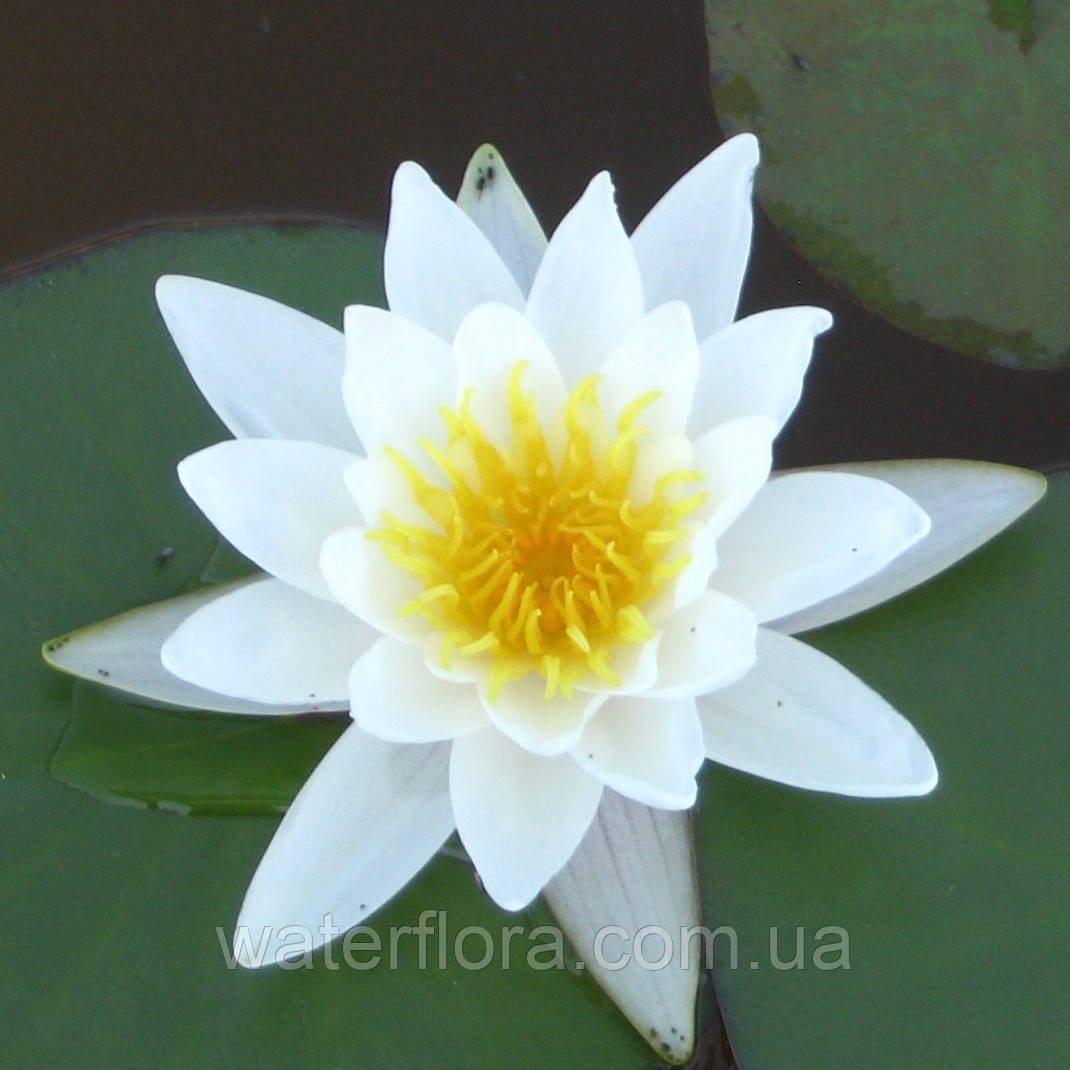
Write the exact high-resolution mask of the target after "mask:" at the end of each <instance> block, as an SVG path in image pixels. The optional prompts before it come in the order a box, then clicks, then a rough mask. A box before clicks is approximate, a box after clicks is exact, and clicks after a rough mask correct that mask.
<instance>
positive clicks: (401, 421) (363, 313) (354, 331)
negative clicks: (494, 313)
mask: <svg viewBox="0 0 1070 1070" xmlns="http://www.w3.org/2000/svg"><path fill="white" fill-rule="evenodd" d="M345 328H346V369H345V377H344V378H343V380H342V391H343V395H344V397H345V406H346V411H347V412H348V413H349V418H350V419H351V420H352V421H353V426H354V427H355V428H356V429H357V431H358V433H359V434H360V438H361V441H362V442H363V443H364V448H365V450H367V452H368V454H369V456H373V457H374V456H377V455H378V453H379V451H380V450H382V448H383V447H384V446H394V447H396V448H401V449H402V450H403V451H405V452H406V453H408V454H412V457H411V459H413V460H415V459H416V457H417V454H418V451H416V450H414V449H413V448H412V447H413V445H414V444H415V443H416V441H417V439H419V438H420V437H421V436H423V435H433V434H438V433H439V432H441V431H442V430H443V429H444V426H445V425H444V424H443V423H442V418H441V417H440V416H439V407H440V406H441V405H452V404H453V402H454V397H455V394H456V391H457V373H456V370H455V369H454V364H453V354H452V352H451V351H450V347H449V346H448V345H447V344H446V343H445V342H443V341H442V339H441V338H439V337H438V336H437V335H434V334H432V333H431V332H430V331H428V330H425V329H424V328H423V327H419V326H417V325H416V324H415V323H410V322H409V321H408V320H405V319H402V318H401V316H397V315H395V314H394V313H392V312H385V311H384V310H383V309H381V308H368V307H366V306H364V305H351V306H350V307H349V308H347V309H346V311H345Z"/></svg>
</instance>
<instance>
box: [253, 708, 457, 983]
mask: <svg viewBox="0 0 1070 1070" xmlns="http://www.w3.org/2000/svg"><path fill="white" fill-rule="evenodd" d="M448 754H449V747H448V746H447V745H445V744H428V745H425V746H415V745H412V744H396V743H384V742H383V741H382V740H380V739H375V738H373V737H372V736H369V735H368V734H367V733H365V732H363V731H362V730H361V729H360V728H359V727H358V726H357V725H351V726H350V727H349V728H347V729H346V731H345V732H344V733H343V734H342V736H341V737H340V738H339V739H338V741H337V742H336V743H335V745H334V746H333V747H332V748H331V749H330V750H329V751H328V752H327V754H326V756H325V757H324V759H323V760H322V761H321V762H320V764H319V765H318V766H317V767H316V769H315V771H314V772H313V773H312V775H311V776H310V777H309V778H308V780H307V781H306V782H305V786H304V787H303V788H302V789H301V790H300V792H298V794H297V798H296V799H294V801H293V803H292V805H291V806H290V809H289V810H288V811H287V813H286V816H285V817H284V818H283V819H282V824H281V825H279V829H278V831H277V832H276V833H275V838H274V839H273V840H272V841H271V844H270V845H269V846H268V849H267V851H266V852H265V853H264V857H263V858H262V859H261V860H260V865H259V866H258V867H257V870H256V873H255V875H254V876H253V879H252V883H251V884H250V885H249V890H248V892H246V894H245V902H244V903H243V904H242V908H241V913H240V914H239V915H238V934H239V939H236V940H235V943H236V944H237V945H238V947H239V948H241V947H242V942H241V940H240V935H241V933H242V931H243V930H246V931H247V933H248V937H249V942H250V943H251V944H252V946H254V947H255V946H256V945H257V943H258V941H259V938H260V936H261V934H262V932H263V930H264V929H265V927H266V928H267V929H268V930H269V931H270V935H269V939H268V940H267V941H266V942H265V945H264V951H265V952H266V953H265V955H264V958H263V961H262V962H250V961H248V960H247V958H244V957H240V958H239V961H241V963H242V965H243V966H259V965H267V964H269V963H272V962H275V961H281V960H282V959H284V958H285V957H286V936H287V932H286V927H287V926H299V927H302V928H303V929H305V930H307V931H308V932H309V933H310V934H312V936H313V938H314V939H315V942H316V943H318V944H322V943H325V942H327V940H329V939H330V937H331V935H333V934H331V933H324V932H323V926H324V916H325V915H330V918H329V919H328V922H327V924H328V925H329V924H331V923H332V922H333V924H334V925H335V926H337V928H336V930H335V933H337V932H338V931H339V930H341V931H342V932H345V930H346V929H349V928H352V926H354V925H356V924H358V923H359V922H361V921H363V920H364V918H366V917H367V916H368V915H369V914H371V913H372V912H373V911H375V910H377V909H378V908H379V907H380V906H382V905H383V903H385V902H386V901H387V900H388V899H390V898H391V897H392V896H393V895H395V894H396V893H397V892H398V891H400V889H401V888H403V887H404V886H405V884H407V883H408V882H409V881H410V880H411V879H412V878H413V877H414V876H415V875H416V874H417V873H418V872H419V870H420V869H422V868H423V866H424V864H425V863H426V862H427V861H428V859H430V857H431V856H432V855H433V854H434V853H435V851H437V850H438V848H439V847H440V846H441V845H442V843H443V842H444V841H445V839H446V837H447V836H449V835H450V833H451V832H452V831H453V816H452V814H451V812H450V800H449V789H448V782H447V761H448ZM291 932H292V930H291ZM246 946H248V945H246ZM243 958H244V961H243Z"/></svg>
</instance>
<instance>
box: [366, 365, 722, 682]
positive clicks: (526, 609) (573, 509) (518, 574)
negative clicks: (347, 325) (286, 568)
mask: <svg viewBox="0 0 1070 1070" xmlns="http://www.w3.org/2000/svg"><path fill="white" fill-rule="evenodd" d="M525 369H526V363H525V362H520V363H518V364H517V365H516V366H515V367H514V368H513V369H512V371H511V373H510V375H509V380H508V385H507V388H506V399H505V401H506V404H507V406H508V413H509V427H510V435H511V442H510V443H509V446H508V448H506V447H505V446H504V445H503V444H501V443H498V442H496V441H492V440H491V439H490V438H488V436H487V434H486V432H484V430H483V429H482V427H481V426H480V424H479V422H478V420H477V419H476V417H475V412H474V406H473V399H474V397H475V393H476V390H477V389H478V387H474V388H469V389H468V390H466V391H465V394H464V396H463V398H462V400H461V403H460V405H458V406H457V407H456V408H443V409H442V410H441V411H442V416H443V419H444V422H445V427H446V435H445V438H444V439H439V440H437V441H431V440H430V439H421V440H420V446H421V448H422V449H423V451H424V453H425V454H426V455H427V457H428V458H430V461H431V462H432V463H433V464H434V466H435V467H436V468H437V469H438V470H439V472H441V473H442V483H443V485H441V486H440V485H438V482H437V481H436V482H434V483H433V482H431V480H430V479H428V477H427V476H425V475H424V473H423V471H422V470H421V468H419V467H418V466H417V465H415V464H414V463H413V462H412V461H411V460H409V459H408V458H407V457H405V456H404V455H403V454H401V453H399V452H398V451H397V450H394V449H387V451H386V453H387V456H388V457H389V458H390V459H391V460H392V461H393V463H394V464H395V465H396V466H397V468H398V470H399V472H400V473H401V475H402V477H403V478H404V480H405V483H407V485H408V490H409V492H410V493H411V495H412V498H413V500H414V501H415V503H416V505H417V506H418V507H419V509H420V510H422V511H423V513H424V514H425V515H426V518H427V520H426V525H424V524H421V523H420V522H416V523H413V522H412V521H411V520H406V521H402V520H399V519H398V518H397V517H395V516H392V515H389V514H385V513H384V514H383V518H382V526H381V527H379V528H377V529H375V530H374V531H371V532H369V533H368V538H369V539H372V540H374V541H375V542H376V543H377V544H378V545H379V546H380V548H381V549H382V551H383V553H384V554H385V555H386V557H387V558H388V559H389V561H390V562H392V563H393V564H395V565H397V566H398V567H399V568H402V569H404V570H405V571H406V572H408V573H409V574H410V575H412V576H414V577H416V578H417V579H418V580H419V581H420V583H421V584H422V585H423V587H424V590H423V591H422V592H421V593H420V594H419V595H417V597H415V598H413V599H411V600H410V601H409V602H408V603H407V604H406V605H405V606H404V607H403V608H402V609H401V613H402V614H403V615H413V614H416V615H419V616H421V617H423V618H424V619H426V620H427V621H428V622H429V624H430V625H431V626H432V627H433V628H434V629H435V630H436V631H438V632H439V633H440V635H441V639H440V642H439V657H440V659H441V663H442V666H443V667H444V668H445V669H447V670H448V669H450V667H451V662H452V659H453V656H454V654H460V655H462V656H464V657H470V658H477V659H485V660H488V661H489V674H488V695H489V698H490V701H492V702H494V701H496V700H497V699H498V698H499V697H500V695H501V693H502V690H503V689H504V688H505V687H506V686H507V685H508V684H510V683H511V682H513V681H516V680H519V679H521V678H523V677H524V676H526V675H527V674H528V673H529V672H535V673H537V674H538V675H539V676H541V677H542V678H543V680H544V681H545V688H544V689H543V694H544V696H545V698H546V699H547V700H550V699H553V698H555V697H556V696H557V695H559V694H560V695H562V696H564V697H566V698H569V697H571V695H572V693H573V688H574V687H576V686H578V685H580V684H582V683H583V681H584V680H585V679H586V680H587V681H588V682H591V681H592V680H593V679H598V680H600V681H603V682H605V683H608V684H610V685H611V686H618V685H619V684H620V679H619V677H618V675H617V673H616V671H615V670H614V669H613V668H612V663H611V658H612V656H613V652H614V651H615V650H616V649H618V648H619V647H622V646H625V645H628V644H642V643H645V642H648V641H649V640H650V639H651V638H653V636H654V635H655V631H654V629H653V628H652V627H651V625H650V623H649V621H648V620H647V618H646V616H645V615H644V612H643V606H644V605H645V604H646V603H647V602H648V601H649V600H650V599H652V598H653V597H654V596H655V595H656V594H657V593H658V592H659V591H660V590H661V589H662V588H663V587H664V585H665V584H666V583H668V582H670V581H671V580H672V579H673V578H674V577H675V576H676V575H678V574H679V573H680V572H681V571H682V570H683V569H684V568H686V567H687V565H688V564H689V563H690V561H691V558H690V557H689V556H688V555H686V554H685V555H679V554H677V555H675V556H674V555H673V550H674V547H675V546H676V544H677V543H678V542H680V541H681V540H683V539H685V538H686V537H687V536H688V535H689V534H690V532H691V531H692V530H693V526H694V525H693V523H692V524H687V525H685V523H684V520H685V518H687V517H688V516H690V515H691V514H692V513H694V512H695V510H696V509H699V508H700V507H701V506H703V505H704V504H705V503H706V501H707V500H708V493H707V492H706V490H705V489H704V488H703V486H702V484H703V482H704V477H703V476H702V473H700V472H697V471H693V470H677V471H670V472H665V473H663V474H662V475H661V476H660V477H659V478H657V479H656V480H655V482H654V485H653V492H652V494H651V497H650V500H642V499H640V500H638V501H637V500H635V499H634V498H633V497H632V493H633V492H632V490H631V484H632V479H633V475H634V473H635V470H636V465H637V463H638V459H639V457H640V455H641V454H642V451H643V449H644V448H645V446H644V443H645V441H646V440H645V437H644V436H645V434H646V429H645V428H644V427H643V426H642V425H641V422H640V420H641V417H642V414H643V412H644V411H645V410H646V409H647V408H648V407H649V406H650V405H652V404H653V403H654V402H655V401H657V400H658V398H659V397H660V396H661V395H660V393H659V392H658V391H650V392H647V393H645V394H642V395H640V396H639V397H637V398H635V400H634V401H632V402H631V403H630V404H628V405H626V406H625V407H624V409H623V410H622V411H621V413H620V416H619V418H618V419H617V421H616V425H615V427H612V428H610V427H607V419H606V415H605V412H604V410H603V409H602V406H601V403H600V401H599V397H598V387H599V377H598V376H594V375H592V376H588V377H587V378H586V379H584V380H582V381H581V382H580V383H579V384H578V385H577V386H576V387H575V388H574V389H573V391H572V393H571V395H570V396H569V398H568V400H567V401H566V402H565V405H564V410H563V412H562V413H561V414H560V416H559V417H558V419H559V420H560V423H558V424H557V425H555V426H556V428H557V430H555V431H554V432H553V434H550V427H549V425H548V426H547V428H545V429H544V428H543V427H542V426H541V425H540V422H539V415H538V411H537V408H536V402H535V395H534V394H533V393H532V392H531V391H529V390H525V389H524V385H523V378H524V372H525ZM554 434H557V435H563V440H561V441H557V443H556V447H555V448H551V442H554V441H555V439H554V437H553V435H554ZM558 457H559V458H561V459H560V460H559V461H558V460H555V458H558Z"/></svg>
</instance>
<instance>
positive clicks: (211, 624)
mask: <svg viewBox="0 0 1070 1070" xmlns="http://www.w3.org/2000/svg"><path fill="white" fill-rule="evenodd" d="M377 636H378V632H376V631H375V630H374V629H373V628H369V627H368V625H367V624H365V623H364V622H363V621H361V620H358V619H357V618H356V617H354V616H353V614H352V613H350V612H349V611H348V610H346V609H343V608H342V607H341V606H340V605H337V604H336V603H334V602H325V601H323V599H321V598H314V597H313V596H312V595H310V594H306V593H305V592H304V591H300V590H298V589H297V588H296V587H291V586H289V585H288V584H285V583H282V582H281V581H280V580H275V579H261V580H257V581H256V582H254V583H250V584H248V585H247V586H245V587H242V588H240V589H239V590H237V591H232V592H230V593H229V594H224V595H222V596H221V597H219V598H216V599H215V600H214V601H212V602H209V603H208V604H207V605H206V606H203V607H202V608H200V609H198V610H197V611H196V612H195V613H193V614H191V615H190V616H189V617H187V618H186V619H185V620H184V621H183V622H182V623H181V624H180V625H179V627H178V628H177V629H176V630H175V632H174V633H173V634H172V635H171V636H170V637H169V638H168V639H167V641H166V642H165V643H164V644H163V648H162V650H161V658H162V660H163V664H164V668H166V669H168V670H169V671H170V672H173V673H174V674H175V675H176V676H181V677H182V679H184V680H189V681H190V683H194V684H197V685H199V686H200V687H203V688H206V689H208V690H209V691H218V692H219V693H220V694H224V695H234V696H236V697H238V698H246V699H253V700H254V701H256V702H270V703H277V704H284V703H288V704H291V705H292V704H293V703H309V702H321V701H322V702H329V703H340V704H343V705H344V704H346V703H347V699H348V696H349V689H348V687H347V680H348V678H349V670H350V669H351V668H352V666H353V663H354V662H355V661H356V660H357V658H358V657H359V656H360V654H361V653H362V652H363V651H365V650H366V649H367V648H368V647H369V646H370V645H371V644H372V643H373V642H374V641H375V639H376V638H377Z"/></svg>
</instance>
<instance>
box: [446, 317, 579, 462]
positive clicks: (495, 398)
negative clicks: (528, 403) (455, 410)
mask: <svg viewBox="0 0 1070 1070" xmlns="http://www.w3.org/2000/svg"><path fill="white" fill-rule="evenodd" d="M453 351H454V354H455V356H456V360H457V386H458V398H457V400H458V401H460V400H464V399H465V398H466V397H467V398H468V402H469V404H470V406H471V411H472V415H473V416H474V417H475V420H476V422H477V423H478V424H479V426H480V427H481V428H482V429H483V431H484V432H485V433H486V435H487V437H488V438H489V439H490V440H491V442H493V443H494V444H495V445H496V446H499V447H506V448H508V447H510V446H511V445H512V441H513V434H512V421H511V419H510V415H509V402H508V399H509V377H510V375H511V374H512V372H513V369H514V368H515V367H516V366H517V364H519V363H521V362H523V363H524V365H525V368H524V371H523V377H522V379H521V381H520V382H521V387H522V389H523V390H524V392H525V393H528V392H531V393H533V394H534V395H535V409H536V412H537V413H538V417H539V425H540V426H541V427H542V428H543V430H544V431H545V432H550V430H551V428H552V426H553V424H554V422H555V420H556V418H557V416H558V414H559V413H560V410H561V407H562V405H564V403H565V399H566V398H567V396H568V391H567V390H566V389H565V382H564V380H563V379H562V378H561V372H560V371H559V369H558V367H557V363H556V361H555V360H554V358H553V356H552V354H551V353H550V351H549V350H548V349H547V348H546V344H545V343H544V342H543V340H542V339H541V338H540V337H539V335H538V334H537V333H536V331H535V329H534V328H533V327H532V325H531V324H530V323H529V322H528V321H527V320H526V319H525V318H524V317H523V316H522V315H521V314H520V313H519V312H516V311H514V310H513V309H511V308H507V307H506V306H505V305H493V304H487V305H480V306H479V308H477V309H475V310H474V311H472V312H470V313H469V314H468V315H467V316H466V317H465V318H464V321H463V322H462V323H461V325H460V327H458V328H457V335H456V337H455V338H454V340H453Z"/></svg>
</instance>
